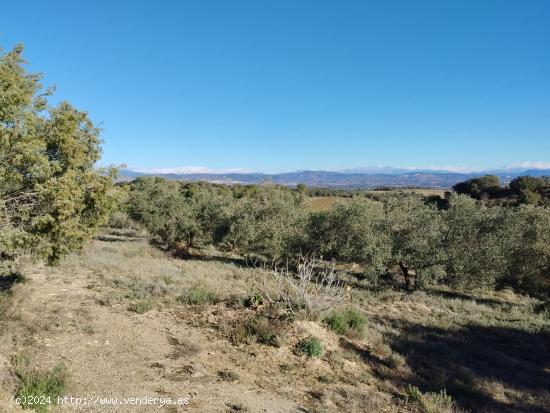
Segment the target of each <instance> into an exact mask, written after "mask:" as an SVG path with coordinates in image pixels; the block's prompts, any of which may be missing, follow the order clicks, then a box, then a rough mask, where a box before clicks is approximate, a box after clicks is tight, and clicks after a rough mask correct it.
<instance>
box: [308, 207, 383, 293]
mask: <svg viewBox="0 0 550 413" xmlns="http://www.w3.org/2000/svg"><path fill="white" fill-rule="evenodd" d="M384 224H385V214H384V205H383V204H382V203H380V202H376V201H371V200H369V199H365V198H354V199H351V200H349V201H341V202H337V203H336V204H334V205H333V206H332V207H331V208H330V209H329V210H328V211H321V212H317V213H313V214H311V216H310V218H309V222H308V226H307V227H308V229H307V237H308V241H307V244H308V250H309V251H310V252H314V253H317V254H319V255H321V256H323V257H324V258H328V259H334V260H337V261H343V262H355V263H359V264H362V265H363V266H364V268H365V276H367V277H368V278H369V279H370V280H371V281H373V282H376V279H377V278H378V277H379V276H380V275H381V274H383V273H384V272H385V270H386V269H387V265H388V261H389V260H390V255H391V239H390V237H389V236H388V233H387V232H386V231H385V225H384Z"/></svg>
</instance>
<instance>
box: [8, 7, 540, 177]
mask: <svg viewBox="0 0 550 413" xmlns="http://www.w3.org/2000/svg"><path fill="white" fill-rule="evenodd" d="M18 42H22V43H24V45H25V50H26V51H25V54H26V58H27V60H29V61H30V63H31V64H30V67H29V68H30V69H31V70H32V71H39V72H43V73H44V74H45V83H47V84H55V85H56V86H57V97H58V98H60V99H66V100H69V101H70V102H72V103H73V104H75V105H76V106H77V107H79V108H81V109H85V110H87V111H89V113H90V115H91V117H92V119H93V120H94V121H96V122H99V123H101V124H102V127H103V129H104V132H103V138H104V140H105V144H104V155H103V159H102V164H110V163H115V164H119V163H127V164H128V165H129V166H130V167H134V168H167V167H178V166H204V167H208V168H213V169H224V168H245V169H247V170H252V171H268V172H274V171H289V170H301V169H328V168H347V167H356V166H364V165H393V166H419V167H427V166H449V165H451V166H465V167H474V168H479V167H497V166H503V165H509V164H516V163H521V162H527V161H529V162H550V1H548V0H526V1H520V0H452V1H451V0H448V1H447V0H430V1H427V0H402V1H395V0H379V1H352V0H347V1H337V0H333V1H321V0H288V1H286V0H269V1H268V0H248V1H245V0H225V1H221V0H220V1H210V0H195V1H184V0H181V1H163V0H157V1H139V0H134V1H119V0H110V1H99V0H94V1H91V0H90V1H68V0H67V1H47V2H46V1H27V0H18V1H5V2H2V5H1V9H0V46H2V48H3V49H4V50H6V49H9V48H11V47H12V46H13V45H14V44H16V43H18Z"/></svg>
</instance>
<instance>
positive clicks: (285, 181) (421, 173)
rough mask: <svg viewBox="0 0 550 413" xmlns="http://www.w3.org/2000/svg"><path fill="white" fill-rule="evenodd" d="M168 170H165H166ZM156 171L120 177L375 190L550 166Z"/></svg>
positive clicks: (544, 172)
mask: <svg viewBox="0 0 550 413" xmlns="http://www.w3.org/2000/svg"><path fill="white" fill-rule="evenodd" d="M165 171H166V170H165ZM165 171H161V172H156V171H149V172H147V171H136V170H131V169H123V170H121V171H120V179H121V180H123V181H128V180H133V179H134V178H136V177H138V176H161V177H164V178H166V179H173V180H182V181H207V182H213V183H223V184H259V183H262V182H272V183H274V184H280V185H287V186H295V185H298V184H305V185H307V186H310V187H324V188H342V189H372V188H378V187H386V186H388V187H421V188H437V189H448V188H451V187H452V186H453V185H455V184H456V183H458V182H462V181H465V180H467V179H471V178H475V177H479V176H482V175H496V176H498V177H499V178H500V179H501V182H502V183H504V184H506V183H508V182H510V181H511V180H512V179H514V178H515V177H517V176H522V175H531V176H550V168H540V169H539V168H504V169H496V170H483V171H472V172H457V171H453V170H444V169H441V170H439V169H407V168H398V167H366V168H356V169H347V170H341V171H296V172H284V173H274V174H268V173H261V172H231V171H229V172H207V171H206V172H185V173H177V172H165Z"/></svg>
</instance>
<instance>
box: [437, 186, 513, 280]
mask: <svg viewBox="0 0 550 413" xmlns="http://www.w3.org/2000/svg"><path fill="white" fill-rule="evenodd" d="M513 213H514V211H513V210H511V209H507V208H503V207H487V206H486V205H484V204H482V203H479V202H477V201H476V200H474V199H472V198H469V197H467V196H464V195H456V194H455V195H453V196H451V198H450V200H449V208H448V210H447V211H445V213H444V220H445V224H446V233H445V238H444V245H443V247H444V250H445V254H446V263H445V267H446V273H447V282H448V283H449V284H450V285H452V286H454V287H458V288H489V287H493V286H495V284H496V283H497V282H498V281H499V280H500V279H502V278H503V277H504V276H505V275H506V274H507V272H508V265H509V260H508V255H509V253H510V250H511V248H512V246H513V244H514V242H515V241H514V234H515V232H516V227H515V225H513V222H514V221H513V220H512V218H513Z"/></svg>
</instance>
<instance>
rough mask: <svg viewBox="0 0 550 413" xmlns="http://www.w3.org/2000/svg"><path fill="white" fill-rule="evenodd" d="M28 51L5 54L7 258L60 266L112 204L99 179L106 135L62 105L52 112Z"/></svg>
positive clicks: (2, 182)
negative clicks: (30, 68)
mask: <svg viewBox="0 0 550 413" xmlns="http://www.w3.org/2000/svg"><path fill="white" fill-rule="evenodd" d="M22 50H23V48H22V47H21V46H17V47H15V48H14V49H13V50H12V51H10V52H7V53H4V54H1V55H0V259H4V261H5V260H6V259H14V258H16V257H17V256H19V255H21V254H23V253H24V252H27V251H28V252H31V253H32V254H34V255H36V256H40V257H42V258H45V259H46V260H47V262H48V263H50V264H53V263H56V262H57V261H58V260H59V259H60V258H61V257H62V256H63V255H65V254H67V253H68V252H70V251H72V250H75V249H77V248H80V247H81V246H82V245H83V243H84V242H85V241H86V240H87V239H88V238H90V237H91V236H92V235H93V234H94V232H95V231H96V229H97V228H98V226H99V225H101V224H102V223H104V222H105V221H106V219H107V218H108V214H109V211H110V209H111V207H112V206H113V202H114V197H113V193H112V192H113V187H112V171H110V172H109V173H99V172H98V171H96V170H94V163H95V162H96V161H97V160H98V159H99V157H100V153H101V151H100V138H99V132H100V131H99V129H98V128H97V127H96V126H95V125H94V124H93V123H92V121H91V120H90V119H89V118H88V115H87V114H86V113H85V112H81V111H78V110H77V109H75V108H74V107H72V106H71V105H70V104H69V103H67V102H63V103H60V104H59V105H58V106H56V107H50V106H49V105H48V102H47V97H48V96H49V95H51V93H52V91H51V90H47V91H46V92H45V93H40V90H41V87H42V86H41V84H40V79H41V76H40V75H38V74H33V73H27V72H26V70H25V68H24V64H25V62H24V60H23V58H22Z"/></svg>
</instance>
